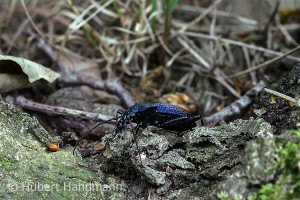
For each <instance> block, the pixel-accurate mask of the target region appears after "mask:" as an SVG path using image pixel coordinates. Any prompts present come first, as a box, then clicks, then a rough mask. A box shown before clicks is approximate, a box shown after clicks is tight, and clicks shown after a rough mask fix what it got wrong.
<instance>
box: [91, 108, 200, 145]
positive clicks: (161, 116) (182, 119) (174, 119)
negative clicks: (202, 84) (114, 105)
mask: <svg viewBox="0 0 300 200" xmlns="http://www.w3.org/2000/svg"><path fill="white" fill-rule="evenodd" d="M199 119H201V124H202V125H203V121H202V117H201V116H200V115H196V116H191V115H190V114H189V113H188V112H187V111H186V110H184V109H183V108H181V107H178V106H176V105H172V104H166V103H153V104H134V105H133V106H131V107H130V108H128V109H127V110H122V109H119V110H118V111H117V113H116V116H115V117H114V118H112V119H110V120H107V121H103V122H101V123H99V124H97V125H96V126H95V127H93V128H92V129H91V130H90V131H92V130H93V129H95V128H96V127H97V126H99V125H101V124H103V123H107V122H109V121H113V120H115V121H116V127H115V128H114V130H113V131H112V133H111V134H110V135H109V136H108V138H109V139H114V138H115V137H116V136H117V135H118V134H119V133H120V132H122V131H123V130H124V129H125V127H126V126H127V125H129V124H130V125H132V123H136V124H137V126H136V128H135V131H134V137H135V139H136V135H137V133H138V130H139V129H140V128H142V129H144V128H146V127H148V126H155V127H158V128H163V129H165V130H170V131H176V132H184V131H188V130H192V129H193V128H194V127H195V126H196V125H197V124H196V121H197V120H199ZM132 127H133V126H132ZM90 131H89V132H90ZM132 131H133V130H132Z"/></svg>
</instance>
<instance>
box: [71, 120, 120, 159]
mask: <svg viewBox="0 0 300 200" xmlns="http://www.w3.org/2000/svg"><path fill="white" fill-rule="evenodd" d="M118 118H120V117H114V118H111V119H109V120H106V121H103V122H100V123H98V124H97V125H95V126H94V127H93V128H91V129H90V130H89V131H88V132H86V133H85V134H84V135H83V136H81V137H80V139H79V140H78V141H77V142H76V144H75V147H74V149H73V155H74V153H75V150H76V148H77V146H78V143H79V141H81V140H83V139H84V138H85V137H86V136H87V135H88V134H89V133H90V132H92V130H94V129H95V128H97V127H98V126H100V125H101V124H104V123H107V122H110V121H113V120H117V119H118Z"/></svg>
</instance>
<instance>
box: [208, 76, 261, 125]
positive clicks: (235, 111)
mask: <svg viewBox="0 0 300 200" xmlns="http://www.w3.org/2000/svg"><path fill="white" fill-rule="evenodd" d="M265 86H266V84H265V82H263V81H260V82H259V83H258V84H257V85H256V86H254V87H253V88H251V89H250V90H249V91H248V92H246V94H245V95H244V96H243V97H242V98H240V99H239V100H237V101H235V102H233V103H232V104H230V105H228V106H227V107H225V108H223V110H221V111H220V112H217V113H215V114H213V115H211V116H209V117H204V118H203V121H204V124H205V125H218V124H220V123H221V122H229V121H232V120H233V119H237V118H238V117H240V116H242V115H243V114H244V112H245V111H246V110H247V109H248V108H249V106H250V105H251V104H252V103H253V101H254V98H255V96H256V95H258V94H259V93H260V92H261V91H262V90H263V89H264V87H265Z"/></svg>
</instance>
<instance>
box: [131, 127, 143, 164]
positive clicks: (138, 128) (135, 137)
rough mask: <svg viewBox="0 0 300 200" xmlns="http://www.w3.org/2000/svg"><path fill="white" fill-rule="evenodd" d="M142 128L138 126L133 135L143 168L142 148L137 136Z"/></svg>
mask: <svg viewBox="0 0 300 200" xmlns="http://www.w3.org/2000/svg"><path fill="white" fill-rule="evenodd" d="M140 128H141V125H140V124H138V125H137V126H136V129H135V133H134V134H133V138H134V141H135V145H136V149H137V152H138V155H139V159H140V163H141V165H142V166H143V162H142V157H141V154H140V148H139V145H138V141H137V134H138V131H139V130H140Z"/></svg>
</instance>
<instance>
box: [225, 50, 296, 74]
mask: <svg viewBox="0 0 300 200" xmlns="http://www.w3.org/2000/svg"><path fill="white" fill-rule="evenodd" d="M299 49H300V46H297V47H296V48H294V49H291V50H289V51H288V52H286V53H284V54H283V55H280V56H277V57H275V58H273V59H271V60H268V61H266V62H264V63H262V64H259V65H257V66H255V67H251V68H250V69H246V70H244V71H241V72H238V73H236V74H233V75H230V76H228V77H229V78H233V77H237V76H241V75H244V74H247V73H249V72H252V71H255V70H257V69H260V68H263V67H266V66H268V65H270V64H272V63H274V62H276V61H278V60H281V59H282V58H284V57H286V56H288V55H289V54H291V53H294V52H296V51H297V50H299Z"/></svg>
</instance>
